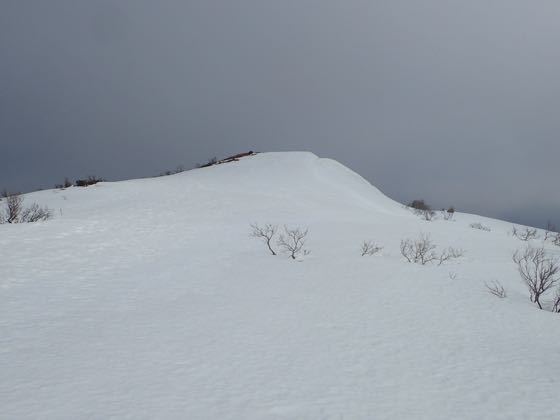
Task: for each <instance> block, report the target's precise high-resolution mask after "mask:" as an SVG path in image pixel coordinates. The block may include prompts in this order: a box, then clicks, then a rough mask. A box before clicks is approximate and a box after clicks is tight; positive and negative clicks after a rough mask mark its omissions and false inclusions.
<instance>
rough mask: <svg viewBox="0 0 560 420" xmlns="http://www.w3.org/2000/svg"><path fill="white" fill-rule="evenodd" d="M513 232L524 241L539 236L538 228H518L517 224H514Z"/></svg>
mask: <svg viewBox="0 0 560 420" xmlns="http://www.w3.org/2000/svg"><path fill="white" fill-rule="evenodd" d="M511 234H512V235H513V236H515V237H516V238H518V239H521V240H522V241H529V240H531V239H537V237H538V234H537V229H531V228H525V229H518V228H517V226H515V225H513V228H512V231H511Z"/></svg>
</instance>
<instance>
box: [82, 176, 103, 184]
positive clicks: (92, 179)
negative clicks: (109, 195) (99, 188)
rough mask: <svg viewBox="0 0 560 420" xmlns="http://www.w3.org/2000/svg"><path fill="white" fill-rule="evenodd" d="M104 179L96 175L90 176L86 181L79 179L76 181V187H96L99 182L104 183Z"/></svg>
mask: <svg viewBox="0 0 560 420" xmlns="http://www.w3.org/2000/svg"><path fill="white" fill-rule="evenodd" d="M103 181H104V179H103V178H99V177H98V176H95V175H90V176H88V177H87V178H86V179H77V180H76V187H88V186H90V185H95V184H97V183H98V182H103Z"/></svg>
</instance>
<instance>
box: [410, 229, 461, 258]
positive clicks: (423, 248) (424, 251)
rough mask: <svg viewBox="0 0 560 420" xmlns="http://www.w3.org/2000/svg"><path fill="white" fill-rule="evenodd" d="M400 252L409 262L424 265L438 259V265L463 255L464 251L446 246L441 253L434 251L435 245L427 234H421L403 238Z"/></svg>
mask: <svg viewBox="0 0 560 420" xmlns="http://www.w3.org/2000/svg"><path fill="white" fill-rule="evenodd" d="M400 249H401V254H402V256H403V257H404V258H405V259H406V260H407V261H408V262H409V263H416V264H422V265H426V264H428V263H431V262H433V261H438V265H442V264H443V263H445V262H447V261H449V260H452V259H455V258H460V257H462V256H463V255H464V251H463V250H461V249H456V248H453V247H448V248H446V249H444V250H443V251H442V253H441V254H439V255H438V253H437V252H436V251H435V249H436V245H435V244H434V243H433V242H432V240H431V239H430V236H429V235H426V234H421V235H420V236H419V237H418V238H417V239H405V240H402V241H401V247H400Z"/></svg>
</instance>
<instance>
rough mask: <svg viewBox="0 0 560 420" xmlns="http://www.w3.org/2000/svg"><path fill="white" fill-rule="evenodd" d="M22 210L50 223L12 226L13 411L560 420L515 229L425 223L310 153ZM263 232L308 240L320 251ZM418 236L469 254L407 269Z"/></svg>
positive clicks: (557, 376) (7, 229)
mask: <svg viewBox="0 0 560 420" xmlns="http://www.w3.org/2000/svg"><path fill="white" fill-rule="evenodd" d="M25 201H26V202H29V203H31V202H37V203H39V204H41V205H47V206H49V207H50V208H51V209H53V210H54V218H53V219H52V220H50V221H47V222H41V223H33V224H19V225H7V224H4V225H1V226H0V249H1V252H2V263H1V264H0V372H1V375H0V418H6V419H31V418H33V419H35V418H49V419H76V418H119V419H120V418H129V419H138V418H178V419H184V418H190V419H218V418H219V419H241V418H243V419H245V418H254V419H268V418H273V419H281V418H289V419H317V418H322V419H340V418H348V419H404V418H407V419H450V418H455V419H457V418H460V419H484V418H487V419H500V418H503V419H506V418H507V419H512V418H550V419H552V418H560V409H559V408H558V385H559V382H560V363H558V360H559V357H560V315H559V314H553V313H550V312H547V311H541V310H538V309H536V308H535V306H534V304H532V303H531V302H529V300H528V293H527V290H526V288H525V286H524V285H523V283H522V282H521V279H520V277H519V274H518V273H517V270H516V267H515V265H514V263H513V262H512V260H511V256H512V253H513V252H514V251H515V250H516V249H519V248H522V247H523V246H524V245H525V243H524V242H522V241H520V240H519V239H517V238H514V237H512V236H511V233H510V232H511V224H509V223H505V222H501V221H497V220H491V219H485V218H482V217H479V216H474V215H468V214H462V213H457V214H456V215H455V217H454V220H453V221H445V220H441V219H440V220H435V221H432V222H428V221H425V220H421V219H420V218H419V217H418V216H416V215H414V214H413V213H411V212H410V211H409V210H408V209H405V208H403V206H402V205H400V204H398V203H396V202H394V201H392V200H390V199H389V198H387V197H386V196H384V195H383V194H382V193H381V192H380V191H379V190H377V189H376V188H375V187H373V186H371V185H370V184H369V183H368V182H367V181H365V180H364V179H363V178H361V177H360V176H359V175H357V174H355V173H354V172H352V171H350V170H349V169H347V168H345V167H344V166H342V165H340V164H338V163H337V162H335V161H332V160H328V159H319V158H317V157H316V156H315V155H313V154H311V153H265V154H259V155H256V156H250V157H246V158H243V159H241V160H240V161H238V162H232V163H228V164H223V165H217V166H212V167H208V168H202V169H197V170H192V171H188V172H184V173H180V174H177V175H172V176H166V177H160V178H153V179H141V180H131V181H125V182H115V183H100V184H97V185H95V186H90V187H87V188H78V187H72V188H68V189H66V190H50V191H41V192H36V193H32V194H28V195H27V196H26V197H25ZM476 222H481V223H483V224H484V225H486V226H488V227H489V228H490V229H491V231H489V232H486V231H481V230H477V229H472V228H471V227H469V225H470V224H471V223H476ZM252 223H258V224H260V225H264V224H266V223H272V224H277V225H279V226H283V225H288V226H299V227H302V228H308V229H309V234H308V240H307V243H306V248H308V249H309V250H310V251H311V254H310V255H307V256H304V257H301V258H300V259H298V260H295V261H294V260H291V259H290V258H288V257H287V256H285V255H278V256H272V255H271V254H270V253H269V252H268V250H267V249H266V246H265V245H264V244H263V243H262V242H260V241H259V240H257V239H255V238H252V237H251V236H250V233H251V228H250V224H252ZM420 233H425V234H429V235H430V236H431V238H432V240H433V242H434V243H435V244H437V246H438V249H443V248H445V247H449V246H451V247H456V248H461V249H463V250H464V256H463V257H461V258H458V259H456V260H453V261H449V262H448V263H446V264H442V265H441V266H438V265H437V264H431V265H426V266H422V265H418V264H410V263H407V262H406V261H405V260H404V258H403V257H402V255H401V254H400V250H399V245H400V242H401V240H402V239H406V238H415V237H417V236H418V235H419V234H420ZM541 236H542V235H541ZM364 240H372V241H375V242H376V243H377V244H379V245H381V246H383V250H382V251H381V252H380V253H379V254H378V255H375V256H371V257H369V256H366V257H362V256H361V255H360V246H361V244H362V242H363V241H364ZM533 242H534V243H535V245H540V244H541V243H542V240H534V241H533ZM547 248H548V249H549V251H550V252H551V253H556V254H559V251H560V247H555V246H553V245H547ZM494 280H497V281H499V282H501V283H502V284H503V285H504V287H505V288H506V290H507V298H505V299H499V298H497V297H495V296H492V295H490V294H489V293H488V292H487V290H486V289H485V285H484V284H485V282H491V281H494Z"/></svg>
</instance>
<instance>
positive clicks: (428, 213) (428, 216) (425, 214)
mask: <svg viewBox="0 0 560 420" xmlns="http://www.w3.org/2000/svg"><path fill="white" fill-rule="evenodd" d="M414 212H415V213H416V214H417V215H418V216H420V217H421V218H422V219H423V220H426V221H427V222H431V221H432V220H434V218H435V217H436V212H435V211H433V210H415V211H414Z"/></svg>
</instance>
